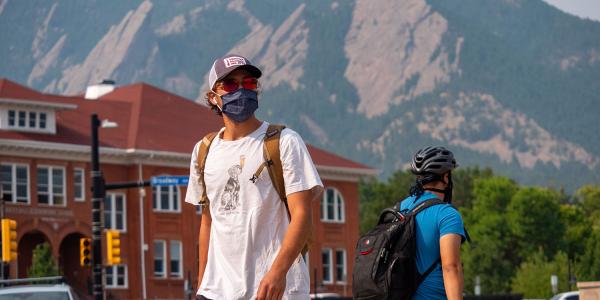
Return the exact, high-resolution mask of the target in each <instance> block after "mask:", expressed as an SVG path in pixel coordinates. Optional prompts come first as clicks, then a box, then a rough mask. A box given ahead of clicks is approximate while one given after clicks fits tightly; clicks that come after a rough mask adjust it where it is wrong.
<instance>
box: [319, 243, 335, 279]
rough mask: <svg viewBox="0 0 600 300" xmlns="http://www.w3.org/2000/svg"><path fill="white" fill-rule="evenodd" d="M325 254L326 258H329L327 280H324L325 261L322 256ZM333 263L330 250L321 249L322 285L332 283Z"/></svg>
mask: <svg viewBox="0 0 600 300" xmlns="http://www.w3.org/2000/svg"><path fill="white" fill-rule="evenodd" d="M325 253H327V256H329V265H328V268H327V275H329V280H325V261H323V254H325ZM333 263H334V262H333V250H332V249H331V248H323V249H321V270H322V272H323V284H332V283H333Z"/></svg>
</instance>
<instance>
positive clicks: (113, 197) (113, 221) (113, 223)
mask: <svg viewBox="0 0 600 300" xmlns="http://www.w3.org/2000/svg"><path fill="white" fill-rule="evenodd" d="M117 196H121V197H122V199H123V213H122V218H123V222H122V224H123V228H117V206H116V204H117ZM106 197H110V202H111V203H110V212H109V214H110V228H109V227H106V220H104V229H112V230H118V231H119V232H127V195H125V193H106ZM103 211H104V215H103V216H102V217H103V218H106V209H103Z"/></svg>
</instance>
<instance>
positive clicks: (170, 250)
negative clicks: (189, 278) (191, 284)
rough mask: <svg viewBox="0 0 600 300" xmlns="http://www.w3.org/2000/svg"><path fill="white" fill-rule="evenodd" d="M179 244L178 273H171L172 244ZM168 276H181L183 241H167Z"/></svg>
mask: <svg viewBox="0 0 600 300" xmlns="http://www.w3.org/2000/svg"><path fill="white" fill-rule="evenodd" d="M174 244H179V251H178V252H179V253H178V254H179V262H178V265H179V273H173V269H172V268H171V267H172V264H173V251H172V250H173V248H172V247H173V245H174ZM169 276H170V277H172V278H183V243H181V241H178V240H170V241H169Z"/></svg>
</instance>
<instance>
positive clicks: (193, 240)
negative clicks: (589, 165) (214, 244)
mask: <svg viewBox="0 0 600 300" xmlns="http://www.w3.org/2000/svg"><path fill="white" fill-rule="evenodd" d="M88 92H89V94H88V95H87V96H85V97H84V96H73V97H71V96H59V95H49V94H43V93H40V92H38V91H35V90H32V89H29V88H27V87H24V86H21V85H19V84H16V83H14V82H11V81H9V80H6V79H0V185H1V186H2V196H3V199H4V212H5V216H6V217H8V218H12V219H15V220H16V221H17V223H18V227H17V228H18V230H17V231H18V237H17V238H18V254H19V256H18V260H17V261H16V262H11V264H10V278H24V277H27V269H28V267H29V266H30V265H31V257H32V250H33V248H34V247H35V245H37V244H39V243H42V242H48V243H49V244H50V246H51V249H52V253H53V255H54V257H56V258H58V262H59V265H60V268H61V270H62V272H63V274H64V275H65V277H66V278H67V280H68V282H69V283H70V284H71V285H72V286H73V287H74V288H76V289H77V290H79V291H86V290H87V280H88V278H89V277H90V275H91V271H90V270H88V269H84V268H82V267H80V266H79V238H81V237H90V236H91V217H92V216H91V201H90V199H91V191H90V184H91V183H90V175H89V174H90V173H89V172H90V169H91V166H90V162H89V161H90V146H89V144H90V139H91V138H90V115H91V114H92V113H97V114H98V116H99V117H100V119H107V120H110V121H112V122H116V123H117V124H118V126H117V127H116V128H102V129H100V131H99V136H100V162H101V170H102V171H103V173H104V176H105V179H106V182H107V183H113V182H128V181H139V180H148V179H149V178H150V177H151V176H157V175H186V174H187V173H188V172H189V159H190V152H191V150H192V149H193V146H194V144H195V143H196V142H197V141H198V140H199V139H200V138H201V137H202V136H204V134H206V133H208V132H210V131H215V130H217V129H218V128H220V127H221V126H222V121H221V119H220V117H218V116H216V115H214V114H213V113H212V112H210V111H209V110H208V109H207V108H206V107H204V106H202V105H198V104H196V103H194V102H192V101H189V100H187V99H184V98H182V97H179V96H177V95H174V94H171V93H169V92H166V91H163V90H160V89H158V88H156V87H153V86H150V85H147V84H143V83H140V84H133V85H128V86H123V87H119V88H116V89H114V87H113V86H111V85H109V84H105V85H99V86H94V87H90V88H88ZM94 93H96V94H95V95H94ZM89 98H95V99H89ZM190 128H192V130H190ZM309 152H310V154H311V156H312V158H313V160H314V162H315V163H316V165H317V169H318V171H319V174H320V175H321V178H322V180H323V183H324V185H325V188H326V192H325V193H324V196H323V199H322V200H321V201H320V202H317V201H315V203H314V204H313V210H314V214H313V216H314V223H315V230H316V232H315V241H314V244H313V246H312V250H311V251H310V252H309V254H308V265H309V270H310V272H311V292H314V291H313V287H314V286H317V289H318V290H319V291H328V292H337V293H340V294H346V295H350V294H351V272H352V257H353V254H354V253H353V251H354V246H355V243H356V240H357V238H358V200H359V199H358V180H359V179H360V178H361V177H363V176H373V175H374V174H376V171H375V170H373V169H371V168H369V167H366V166H364V165H361V164H358V163H355V162H352V161H350V160H347V159H345V158H342V157H339V156H337V155H335V154H332V153H329V152H326V151H323V150H320V149H318V148H315V147H312V146H309ZM184 195H185V187H183V186H182V187H177V186H173V187H154V188H153V187H147V188H143V189H122V190H111V191H108V192H107V197H106V200H105V202H104V219H103V220H104V226H105V228H110V229H117V230H120V231H121V243H122V255H121V257H122V259H123V264H122V265H118V266H112V267H106V268H105V275H104V280H105V286H106V288H107V290H106V294H107V295H108V296H113V297H115V298H118V299H141V298H144V296H145V297H146V298H183V297H184V282H185V280H187V279H189V280H191V282H192V284H193V285H195V282H196V280H197V278H196V276H197V275H196V274H197V268H198V267H197V266H198V259H197V257H198V250H197V236H198V228H199V225H200V215H199V213H198V210H197V209H196V207H194V206H192V205H188V204H184V202H183V198H184ZM103 246H104V245H103ZM104 257H105V256H104ZM315 274H316V281H315V278H314V277H315ZM315 283H316V285H315ZM84 293H85V292H84Z"/></svg>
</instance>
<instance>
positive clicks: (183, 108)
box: [0, 79, 371, 169]
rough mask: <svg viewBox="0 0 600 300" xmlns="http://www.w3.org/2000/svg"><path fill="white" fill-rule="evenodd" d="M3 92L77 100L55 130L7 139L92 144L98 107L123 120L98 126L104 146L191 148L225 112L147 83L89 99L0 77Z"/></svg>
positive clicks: (328, 157) (315, 154) (318, 154)
mask: <svg viewBox="0 0 600 300" xmlns="http://www.w3.org/2000/svg"><path fill="white" fill-rule="evenodd" d="M0 97H1V98H12V99H23V100H34V101H43V102H53V103H66V104H75V105H77V109H74V110H61V111H59V112H57V118H56V122H57V123H56V124H57V128H56V131H57V133H56V134H55V135H52V134H40V133H27V132H19V131H10V130H0V138H3V139H16V140H35V141H45V142H54V143H67V144H77V145H89V144H90V115H91V114H92V113H97V114H98V117H99V118H100V119H109V120H111V121H114V122H117V123H118V124H119V126H118V127H117V128H112V129H103V130H101V131H100V133H99V134H100V145H101V146H105V147H114V148H122V149H130V148H133V149H143V150H154V151H168V152H178V153H186V154H187V153H190V152H191V151H192V149H193V147H194V145H195V144H196V142H197V141H198V140H199V139H200V138H201V137H203V136H204V135H205V134H207V133H209V132H212V131H216V130H218V129H219V128H221V127H222V126H223V121H222V119H221V117H219V116H217V115H215V114H214V113H213V112H211V111H210V109H208V108H207V107H205V106H202V105H200V104H198V103H195V102H193V101H190V100H188V99H185V98H183V97H180V96H178V95H175V94H172V93H169V92H167V91H164V90H161V89H159V88H157V87H154V86H151V85H148V84H145V83H137V84H132V85H127V86H123V87H119V88H116V89H115V90H114V91H112V92H111V93H108V94H106V95H104V96H102V97H101V98H100V99H98V100H86V99H84V98H83V97H82V96H74V97H69V96H59V95H50V94H43V93H40V92H38V91H35V90H33V89H30V88H27V87H25V86H22V85H19V84H17V83H15V82H12V81H10V80H7V79H0ZM308 150H309V152H310V154H311V156H312V158H313V160H314V161H315V163H316V164H317V165H321V166H332V167H345V168H358V169H371V168H369V167H367V166H365V165H362V164H359V163H356V162H354V161H351V160H349V159H346V158H343V157H341V156H338V155H335V154H333V153H330V152H327V151H324V150H321V149H318V148H316V147H313V146H311V145H308Z"/></svg>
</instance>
